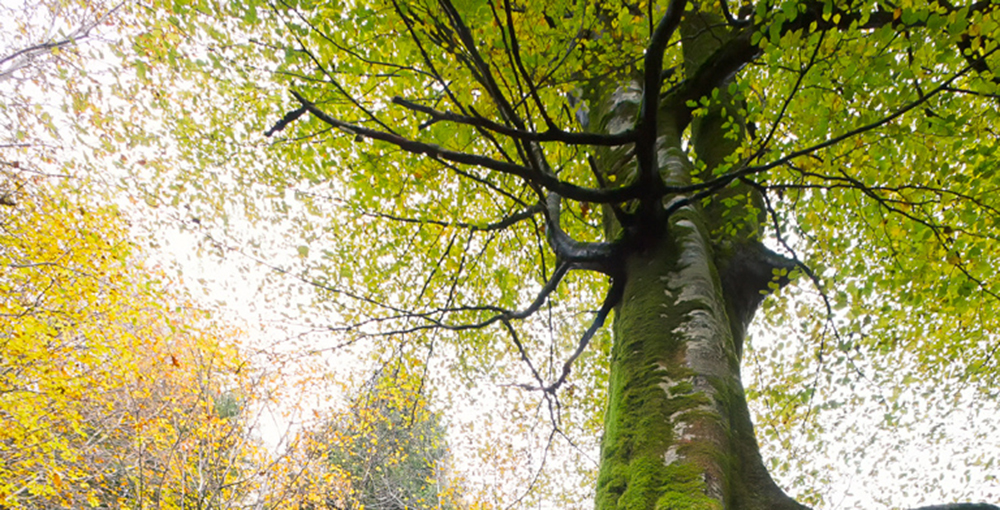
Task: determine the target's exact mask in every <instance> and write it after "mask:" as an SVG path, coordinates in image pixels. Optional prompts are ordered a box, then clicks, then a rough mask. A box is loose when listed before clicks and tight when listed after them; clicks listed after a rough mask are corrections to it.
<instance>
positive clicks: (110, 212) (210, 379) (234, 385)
mask: <svg viewBox="0 0 1000 510" xmlns="http://www.w3.org/2000/svg"><path fill="white" fill-rule="evenodd" d="M29 191H30V192H29ZM0 213H2V217H0V246H2V247H3V249H2V252H0V267H2V268H3V274H2V276H0V285H2V289H3V292H2V293H0V296H2V298H0V339H2V340H0V341H2V343H3V353H2V355H0V445H2V446H0V448H2V449H0V480H3V482H2V484H0V505H3V507H4V508H66V507H74V508H83V507H88V506H95V505H99V504H104V505H109V506H114V507H120V506H123V505H124V506H132V505H138V506H140V507H141V506H143V505H146V506H149V507H156V508H187V507H190V506H191V505H195V506H198V507H199V508H226V507H231V506H233V505H234V504H236V503H240V504H242V503H243V502H244V501H243V498H244V497H246V495H247V494H248V493H249V491H250V489H251V487H252V482H254V481H255V478H254V477H252V476H247V473H246V472H245V470H247V469H248V466H251V465H256V464H254V463H255V462H259V461H261V460H262V458H263V456H262V455H260V453H259V452H258V451H257V443H256V442H255V441H254V440H252V439H251V438H250V436H249V435H248V423H246V422H245V421H242V420H241V419H240V414H241V413H240V408H239V403H238V400H234V398H236V397H232V396H231V395H237V396H238V395H241V394H243V395H247V396H249V395H251V394H252V391H253V389H254V388H253V386H252V385H251V384H250V381H249V379H248V378H247V377H246V374H248V373H250V372H251V371H250V369H249V368H247V367H245V363H246V362H245V360H243V358H242V355H241V354H239V352H238V350H237V344H236V343H235V341H236V339H237V333H236V332H234V331H225V330H222V329H221V328H218V327H217V326H215V325H213V324H212V323H211V322H210V321H208V318H207V317H205V316H204V314H203V312H201V311H198V310H197V309H195V308H192V307H191V306H190V304H185V303H183V302H182V301H180V300H179V299H178V298H176V297H175V298H172V299H165V298H164V289H163V288H162V285H163V283H162V280H161V279H160V278H162V276H158V275H157V274H156V273H155V271H151V270H146V269H145V268H144V267H143V265H142V263H141V261H140V260H139V259H138V257H137V256H136V254H135V253H134V252H133V250H132V246H131V245H130V244H129V242H128V240H127V234H126V231H125V221H124V220H123V219H122V218H121V216H120V214H119V213H118V212H117V211H116V210H115V209H114V208H109V207H101V206H96V205H93V204H90V203H87V202H85V201H83V200H80V199H79V197H76V198H75V199H74V197H73V195H72V194H70V193H69V192H67V191H66V190H65V189H64V188H59V187H56V188H50V187H48V186H45V185H37V184H36V185H33V186H31V187H30V188H27V190H22V193H21V197H20V199H19V201H18V203H17V204H16V205H14V206H9V207H5V208H3V209H2V210H0ZM147 271H149V272H147ZM168 294H169V293H168ZM171 301H172V302H171ZM244 368H245V369H246V372H244V375H243V376H240V370H241V369H244ZM251 472H252V471H251Z"/></svg>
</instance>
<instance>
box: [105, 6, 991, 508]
mask: <svg viewBox="0 0 1000 510" xmlns="http://www.w3.org/2000/svg"><path fill="white" fill-rule="evenodd" d="M998 6H1000V4H998V3H997V2H996V1H995V0H980V1H976V2H970V3H966V4H953V3H951V2H948V1H946V0H934V1H931V2H926V1H900V2H890V1H885V0H879V1H875V0H856V1H850V2H847V1H833V0H829V1H809V0H786V1H782V2H778V1H767V0H759V1H757V2H741V3H739V4H735V3H734V4H730V3H727V2H726V1H725V0H721V1H719V2H694V1H690V0H671V1H668V2H650V1H637V2H629V1H623V2H605V1H597V2H589V3H588V2H579V1H560V0H556V1H552V2H545V3H540V2H516V1H513V0H498V1H489V2H472V1H454V0H438V1H430V0H427V1H419V0H410V1H402V0H389V1H374V2H364V3H354V2H339V1H335V2H310V1H277V2H267V3H258V2H254V1H246V2H233V3H230V4H225V5H222V4H211V3H207V2H185V1H176V2H169V3H163V4H160V3H156V4H153V5H141V6H140V5H127V6H126V7H125V8H124V12H123V13H122V16H123V18H122V19H123V20H126V21H124V22H123V26H126V27H130V28H134V29H135V32H129V33H128V34H129V35H130V36H131V37H128V38H126V39H123V40H122V42H121V43H119V44H118V45H116V46H115V50H116V52H117V54H118V56H120V57H121V58H123V60H124V61H126V62H128V64H129V66H130V69H131V70H132V72H133V73H134V74H132V75H131V76H132V78H130V79H127V80H123V79H119V80H117V81H116V82H115V83H113V84H111V85H110V89H111V90H113V91H114V92H115V93H117V94H118V96H119V97H126V98H129V99H130V100H131V101H133V102H132V103H131V104H130V105H129V106H127V107H126V106H123V105H121V104H119V103H115V105H116V106H115V108H116V109H115V110H114V111H115V112H117V114H116V115H114V116H113V117H114V122H110V123H104V122H103V121H102V123H101V128H102V129H103V130H105V131H104V133H105V134H106V139H102V141H101V142H100V144H99V145H100V147H101V150H103V151H106V152H108V153H115V151H119V152H120V153H121V154H122V163H121V165H120V166H121V167H122V170H125V171H126V172H125V173H124V174H125V175H126V176H127V177H125V178H123V179H122V181H121V182H120V186H121V187H122V189H123V190H125V191H128V192H130V193H134V194H135V195H137V196H140V197H142V198H144V199H145V201H146V202H148V203H150V204H151V205H156V206H172V207H174V208H175V209H173V210H174V211H175V215H176V217H177V218H179V219H180V221H182V222H183V223H184V224H185V225H186V228H189V229H191V230H194V231H197V232H201V233H203V234H204V235H205V237H206V239H207V240H208V241H207V243H208V245H209V246H211V247H212V248H214V249H218V250H219V251H220V252H222V253H228V252H230V251H240V252H242V253H244V254H245V255H247V256H249V257H251V258H252V259H253V260H256V261H258V262H259V263H260V264H262V265H264V266H266V267H268V268H270V269H271V270H273V271H274V273H275V274H276V275H282V276H283V277H288V278H290V279H291V280H292V281H298V282H302V283H304V284H306V285H308V286H311V287H312V289H313V290H315V292H316V293H315V297H314V300H313V301H312V302H310V303H309V304H308V305H304V304H302V303H297V304H298V305H299V306H300V308H298V309H296V310H294V311H290V312H289V315H301V316H302V320H303V321H306V322H309V323H310V325H311V326H315V327H316V328H317V329H321V330H323V331H324V332H325V333H332V334H333V336H332V337H331V338H329V339H327V340H326V342H328V344H326V345H324V346H322V347H320V348H330V349H333V348H337V347H342V348H357V349H359V350H360V351H361V352H364V353H365V355H366V356H367V357H368V359H370V360H373V362H374V363H376V364H384V365H392V366H400V364H401V365H402V366H405V367H408V370H409V371H410V372H421V373H422V374H423V375H422V377H423V379H424V380H425V381H426V383H427V384H429V385H436V386H438V387H440V388H446V389H447V391H444V392H441V393H440V394H438V395H437V398H439V399H441V402H442V403H441V405H442V406H443V407H444V408H445V409H450V410H451V412H448V411H446V412H445V413H444V415H443V416H444V418H445V421H448V422H449V423H448V429H449V430H466V431H469V435H470V436H472V437H478V438H481V439H482V443H481V444H480V446H479V448H478V449H474V450H473V451H474V452H475V453H472V454H466V455H467V457H464V458H463V454H462V453H457V452H456V453H454V455H455V457H454V458H455V460H456V463H457V464H459V463H465V464H467V465H469V466H478V467H477V468H476V469H482V470H484V471H488V473H486V474H481V476H477V477H470V479H469V480H468V484H467V487H466V489H471V490H472V492H476V491H477V490H478V491H479V492H484V491H485V492H486V493H489V494H491V497H492V500H493V501H494V502H495V503H496V505H497V506H501V505H502V506H507V505H517V504H522V505H525V506H528V505H531V504H533V503H536V502H547V503H548V504H550V505H553V506H557V507H560V508H576V507H582V506H589V505H591V504H592V503H591V502H592V501H594V500H595V498H596V501H597V506H598V507H599V508H602V509H603V508H733V509H744V508H746V509H751V508H801V507H802V505H803V504H811V505H817V506H828V505H831V504H834V503H835V501H832V500H831V499H830V498H832V497H848V496H850V494H849V492H850V491H849V490H848V489H837V490H835V491H833V492H830V491H829V490H828V489H827V487H826V485H827V484H830V483H834V481H837V483H840V484H845V483H846V482H843V480H844V479H845V478H847V477H850V476H855V477H856V478H861V479H862V481H858V482H857V483H858V485H859V486H861V487H862V489H860V490H861V491H863V492H864V493H866V496H867V497H869V498H872V499H876V500H879V502H881V503H884V504H886V505H889V506H900V505H904V504H905V505H909V504H911V503H912V504H921V503H922V502H924V501H925V500H926V498H928V497H932V496H934V497H937V496H939V497H941V498H944V499H946V500H957V499H970V498H971V499H973V500H986V501H989V500H994V501H996V500H997V499H998V498H1000V488H998V486H997V479H996V477H995V475H992V474H991V469H992V468H993V467H995V465H996V462H997V455H998V453H1000V452H998V451H997V450H996V449H995V447H993V446H992V444H995V442H993V441H990V438H991V437H992V436H993V435H995V432H996V428H997V426H998V425H1000V424H998V423H997V411H998V409H997V408H998V406H997V397H998V396H1000V394H998V391H997V388H998V379H997V374H998V373H1000V371H998V370H997V366H998V363H1000V361H998V357H1000V353H998V352H997V351H998V350H1000V338H998V337H997V326H998V322H997V321H998V319H997V317H996V315H995V314H994V313H993V308H994V303H996V300H997V298H998V292H1000V287H998V282H997V275H996V269H995V268H996V267H997V262H998V260H997V258H998V257H1000V255H998V252H997V248H998V245H997V238H996V234H995V230H996V228H997V225H998V224H1000V213H998V209H997V207H1000V204H998V203H997V202H998V198H997V197H998V196H1000V195H998V194H997V190H998V189H1000V187H998V184H1000V176H998V175H997V159H996V153H997V144H998V142H1000V134H998V133H997V132H996V127H995V126H996V125H997V121H998V120H1000V119H998V117H1000V113H998V112H1000V108H998V106H1000V104H998V103H1000V101H998V100H1000V96H998V93H1000V78H998V77H997V76H996V74H995V73H996V69H997V67H998V66H1000V57H998V56H997V49H998V42H997V34H1000V29H998V22H1000V18H998V16H1000V14H998V13H997V10H998V9H997V7H998ZM103 118H108V117H102V119H103ZM151 119H154V120H155V121H151ZM140 162H141V163H140ZM248 223H249V224H253V225H255V226H256V227H255V229H247V228H244V225H246V224H248ZM782 288H784V290H781V292H780V293H778V295H777V296H776V298H768V299H767V300H764V296H766V295H769V294H772V293H774V292H776V291H778V290H779V289H782ZM761 306H762V307H763V308H762V311H763V312H764V313H756V312H757V309H758V308H759V307H761ZM755 316H756V317H757V318H756V320H754V318H755ZM751 321H754V322H753V323H754V326H753V327H752V328H751V329H750V331H751V334H749V335H748V334H747V331H748V328H750V324H751ZM606 325H607V326H609V327H605V326H606ZM458 409H461V410H462V412H458V411H457V410H458ZM751 416H752V418H753V419H752V421H751ZM862 416H869V417H874V418H873V419H869V420H868V421H865V420H862V419H861V418H860V417H862ZM948 417H960V418H958V420H960V421H962V422H965V423H966V424H968V425H967V427H965V428H963V427H955V426H953V425H949V423H948ZM501 418H504V419H505V420H501ZM501 422H502V423H501ZM752 423H755V424H756V430H755V428H754V425H753V424H752ZM850 437H855V438H859V439H857V440H855V441H854V442H855V443H856V444H857V446H854V445H845V444H838V442H836V441H834V438H836V439H837V440H842V439H844V438H850ZM946 437H948V438H950V440H960V441H967V442H968V443H967V445H966V448H967V449H966V451H965V452H964V453H961V454H960V455H959V458H960V460H959V461H957V462H959V463H960V464H961V466H962V467H961V468H959V467H958V466H947V465H945V466H935V465H933V464H934V462H933V461H932V460H930V458H922V459H920V462H913V460H912V459H909V458H907V457H906V456H905V455H904V456H900V457H896V456H895V454H894V453H893V452H894V451H895V450H897V449H899V448H901V447H902V446H905V445H909V444H913V443H921V444H934V443H938V442H942V441H945V439H944V438H946ZM958 438H961V439H958ZM498 439H502V440H500V441H498ZM758 442H759V443H760V446H759V447H758ZM498 443H502V444H505V445H509V447H504V448H498V447H497V444H498ZM762 452H763V455H762ZM906 455H912V454H906ZM831 456H835V457H839V461H837V462H834V461H829V460H824V459H829V458H830V457H831ZM476 457H478V458H476ZM894 457H895V458H894ZM928 457H929V456H928ZM553 459H558V460H557V461H553ZM841 461H846V466H847V467H842V466H844V464H845V463H843V462H841ZM883 461H886V462H883ZM888 461H894V463H895V464H897V465H898V466H899V467H898V468H889V467H887V464H888V463H889V462H888ZM483 466H488V467H483ZM885 469H901V471H893V473H895V474H894V476H893V477H892V478H885V479H884V478H882V477H881V475H880V472H881V471H882V470H885ZM952 471H962V474H961V476H960V479H958V480H954V479H950V478H949V477H951V476H953V475H952V474H951V472H952ZM772 478H775V479H777V481H778V483H777V484H776V483H775V482H773V481H772ZM477 480H478V482H477ZM487 480H488V481H487ZM899 480H903V482H902V483H900V482H899ZM477 483H479V484H481V485H479V486H476V484H477ZM956 484H961V485H956ZM779 486H780V487H781V488H779ZM960 487H961V488H960ZM917 488H919V489H920V490H917ZM785 493H788V494H790V495H791V496H793V497H794V498H795V499H793V498H791V497H789V496H786V495H785ZM896 498H903V499H905V501H904V502H900V501H897V500H896ZM485 500H489V498H485V499H484V501H485ZM982 508H986V506H982Z"/></svg>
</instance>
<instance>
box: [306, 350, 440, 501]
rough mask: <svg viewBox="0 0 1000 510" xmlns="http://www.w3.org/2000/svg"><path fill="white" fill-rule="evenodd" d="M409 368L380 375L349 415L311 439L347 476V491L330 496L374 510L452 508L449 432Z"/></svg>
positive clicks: (357, 398)
mask: <svg viewBox="0 0 1000 510" xmlns="http://www.w3.org/2000/svg"><path fill="white" fill-rule="evenodd" d="M401 371H402V372H403V373H400V372H401ZM406 372H407V371H406V370H405V369H401V368H396V369H395V370H393V371H392V373H385V374H377V375H376V376H375V378H373V379H371V380H370V381H369V383H368V384H367V385H366V386H367V387H365V388H363V389H362V390H361V392H359V394H358V395H356V396H355V398H354V399H353V401H352V402H351V406H350V409H349V411H348V412H347V413H344V415H343V416H334V417H332V418H331V419H329V420H328V421H327V422H326V423H325V424H323V427H322V429H321V430H318V431H316V433H315V436H314V437H312V438H311V440H310V443H312V444H313V445H314V446H313V448H315V449H317V450H318V451H319V452H320V453H321V455H322V456H323V457H325V458H326V462H327V464H328V469H331V470H335V471H337V472H340V473H343V474H344V475H345V478H346V480H345V481H346V482H347V483H346V484H344V487H345V488H348V489H347V490H346V491H343V490H342V491H336V492H332V493H331V494H330V496H328V498H330V500H332V501H350V502H351V506H349V507H350V508H354V507H357V508H369V509H372V510H405V509H407V508H449V505H447V504H446V503H447V501H448V500H449V499H452V497H453V496H451V495H450V493H451V492H452V491H451V490H450V489H449V487H448V485H447V484H448V480H447V478H446V476H445V467H446V462H447V453H448V452H447V445H446V444H445V431H444V429H443V427H442V425H441V423H440V419H439V417H438V416H437V415H436V414H435V413H434V412H433V411H431V410H430V409H428V403H427V399H426V398H425V397H424V396H423V395H421V394H420V390H421V388H420V380H419V378H417V377H414V376H413V375H412V374H411V375H406Z"/></svg>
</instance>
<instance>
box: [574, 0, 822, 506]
mask: <svg viewBox="0 0 1000 510" xmlns="http://www.w3.org/2000/svg"><path fill="white" fill-rule="evenodd" d="M717 21H718V20H709V19H702V18H699V17H698V16H697V15H689V16H685V21H684V24H683V25H682V26H681V32H682V34H683V35H685V36H686V38H685V43H684V44H685V46H684V56H685V67H686V68H687V69H688V73H690V72H692V69H695V68H696V67H697V66H698V65H699V64H700V63H701V62H702V61H703V60H704V58H705V56H706V55H708V54H709V53H710V52H711V51H713V50H714V49H715V48H716V47H718V45H720V44H721V42H722V41H725V40H726V37H727V35H726V34H725V33H722V32H721V31H720V30H714V29H711V28H707V29H706V27H711V26H723V25H724V24H713V22H717ZM721 85H725V83H724V84H721ZM720 88H721V89H722V92H721V93H720V94H719V96H720V97H719V100H718V101H717V102H716V103H715V104H713V105H712V106H711V107H710V108H709V110H708V112H707V114H706V115H705V116H703V117H700V118H699V119H698V120H697V121H696V122H695V123H693V124H692V125H691V126H690V127H691V131H690V142H691V143H690V145H689V147H691V148H694V150H695V151H696V152H697V153H698V155H699V159H701V161H702V162H704V163H705V166H704V167H703V168H704V169H703V170H702V172H704V173H703V174H701V175H697V176H695V175H692V173H693V168H694V166H693V165H692V164H691V162H690V161H689V159H688V156H687V154H686V151H685V150H684V149H683V146H682V143H681V135H682V133H681V131H682V130H683V129H684V128H685V126H679V124H680V122H678V121H675V115H673V112H671V111H669V110H668V109H666V108H665V107H661V109H660V111H659V114H658V132H657V136H658V139H657V166H658V168H659V172H660V178H661V179H663V181H664V182H665V183H666V184H668V185H683V184H689V183H690V182H692V179H693V178H694V177H699V178H702V179H703V180H704V179H705V178H706V177H709V176H710V175H711V172H712V170H713V169H714V168H715V167H717V166H718V165H721V164H723V163H724V161H725V159H726V157H728V156H729V155H730V154H731V153H732V152H733V151H734V150H735V149H736V148H738V147H739V145H740V142H739V140H738V139H736V140H734V139H733V137H732V134H733V132H735V133H736V134H738V135H742V132H743V129H742V128H741V126H742V124H743V119H742V118H741V117H739V116H738V113H737V112H738V111H739V110H740V108H739V107H738V105H737V99H734V98H733V97H730V96H729V94H728V93H727V92H725V87H720ZM710 92H711V91H705V93H706V94H707V93H710ZM641 97H642V94H641V89H640V85H639V82H638V81H633V82H632V83H631V84H630V85H627V86H623V87H620V88H617V90H614V91H613V92H611V93H610V94H608V95H607V96H606V97H605V98H590V99H591V102H592V104H597V105H598V108H596V115H595V116H594V118H593V120H594V121H595V124H592V125H591V126H590V127H591V129H594V130H598V131H603V132H608V133H614V132H617V131H621V130H623V129H625V128H627V127H631V125H632V123H633V122H634V119H635V115H636V112H637V111H638V110H639V108H640V104H639V102H640V101H641ZM727 125H728V126H729V127H727ZM732 126H736V127H735V128H733V127H732ZM727 131H730V133H729V137H727V136H726V134H727ZM598 155H599V158H598V161H599V167H600V168H601V171H602V173H603V174H604V175H605V177H606V180H607V181H609V182H614V183H618V184H621V183H623V182H628V181H629V180H631V179H634V178H636V177H635V174H636V172H637V170H636V163H635V162H634V158H631V156H630V154H628V152H627V149H625V148H620V149H615V150H606V151H604V152H600V153H599V154H598ZM755 193H756V192H755V191H753V190H750V189H749V188H747V187H746V186H745V185H744V186H730V187H728V188H727V189H725V190H722V191H721V192H720V193H719V194H718V195H716V197H715V198H714V201H713V202H712V203H711V204H709V205H707V206H703V205H702V204H701V203H700V201H697V200H693V201H692V203H690V204H687V205H684V206H682V207H677V204H676V203H674V201H675V200H679V199H682V198H683V197H673V198H668V199H667V200H666V201H665V203H660V204H655V206H656V207H657V208H659V209H661V210H662V211H667V210H671V211H672V212H671V214H669V216H668V217H666V218H665V219H664V220H663V221H662V222H658V223H655V224H654V225H653V226H652V227H648V226H647V227H646V228H644V229H643V230H640V234H639V238H638V239H635V240H632V241H630V242H629V249H628V250H627V254H626V255H625V260H624V274H623V277H624V278H625V290H624V295H623V297H622V299H621V302H620V303H619V305H618V307H617V308H616V310H615V323H614V346H613V348H612V360H611V380H610V391H609V402H608V409H607V415H606V417H605V432H604V438H603V444H602V452H601V468H600V475H599V478H598V487H597V508H598V509H599V510H607V509H653V508H656V509H661V508H663V509H667V508H677V509H701V508H705V509H716V508H726V509H740V510H743V509H785V508H787V509H798V508H805V507H803V506H802V505H799V504H798V503H796V502H795V501H794V500H792V499H790V498H788V497H787V496H786V495H785V494H784V493H783V492H782V491H781V489H779V488H778V487H777V485H775V483H774V482H773V481H772V479H771V477H770V475H769V474H768V472H767V470H766V469H765V467H764V465H763V462H762V461H761V457H760V453H759V449H758V446H757V441H756V439H755V437H754V431H753V425H752V423H751V421H750V415H749V412H748V409H747V403H746V396H745V394H744V391H743V385H742V383H741V381H740V356H741V348H742V341H743V335H744V331H745V328H746V325H747V324H748V323H749V321H750V319H751V318H752V316H753V313H754V311H755V310H756V308H757V305H758V304H759V303H760V301H761V299H762V297H763V296H762V292H766V291H767V290H768V289H769V288H773V285H769V284H771V283H772V282H777V283H783V281H784V278H778V279H776V278H774V277H773V275H775V274H779V275H780V274H783V273H780V272H779V273H775V271H774V270H775V269H779V270H786V271H787V270H788V269H790V268H791V264H790V262H789V261H788V260H785V259H784V258H782V257H779V256H777V255H775V254H774V253H772V252H770V251H768V250H767V249H766V248H764V247H763V246H762V245H761V244H760V242H759V236H760V229H761V226H760V218H759V212H760V209H759V207H757V205H756V204H759V197H758V196H755ZM721 198H726V199H727V200H726V202H727V205H725V206H724V205H722V202H723V200H721ZM734 203H735V204H737V205H735V206H734V205H733V204H734ZM636 207H642V206H641V205H637V206H636ZM605 212H606V214H605V217H607V218H613V217H614V215H613V214H612V211H610V210H606V211H605ZM664 216H666V215H664ZM624 230H625V229H623V227H622V226H621V225H618V224H617V223H616V222H615V221H614V220H611V221H609V222H608V223H607V226H606V233H607V236H608V238H609V240H613V239H616V238H619V237H621V236H622V235H623V232H624ZM633 235H634V234H633ZM779 280H781V281H779Z"/></svg>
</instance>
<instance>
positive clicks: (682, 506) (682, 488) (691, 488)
mask: <svg viewBox="0 0 1000 510" xmlns="http://www.w3.org/2000/svg"><path fill="white" fill-rule="evenodd" d="M665 474H666V479H665V481H664V485H663V488H662V494H661V495H660V497H659V498H658V499H657V500H656V507H655V508H656V510H717V509H719V508H721V505H720V504H719V502H718V501H715V500H713V499H712V498H710V497H708V496H706V495H705V481H704V479H703V478H702V473H701V469H700V468H699V467H698V466H695V465H692V464H690V463H674V464H671V465H670V466H667V468H666V470H665Z"/></svg>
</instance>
